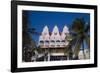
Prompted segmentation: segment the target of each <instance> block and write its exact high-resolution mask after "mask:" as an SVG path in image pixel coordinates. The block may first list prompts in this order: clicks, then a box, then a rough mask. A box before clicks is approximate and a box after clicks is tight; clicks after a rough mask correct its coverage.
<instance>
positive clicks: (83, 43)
mask: <svg viewBox="0 0 100 73" xmlns="http://www.w3.org/2000/svg"><path fill="white" fill-rule="evenodd" d="M82 50H83V55H84V59H86V56H85V52H84V42H82Z"/></svg>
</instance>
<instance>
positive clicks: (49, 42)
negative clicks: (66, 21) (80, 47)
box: [38, 26, 69, 48]
mask: <svg viewBox="0 0 100 73" xmlns="http://www.w3.org/2000/svg"><path fill="white" fill-rule="evenodd" d="M68 34H69V30H68V27H67V26H64V28H63V31H62V32H59V29H58V27H57V26H55V27H54V28H53V31H52V32H49V29H48V27H47V26H45V27H44V28H43V31H42V33H41V36H40V37H39V44H38V45H39V46H40V47H41V48H56V47H65V46H67V45H68V41H67V40H65V37H66V35H68Z"/></svg>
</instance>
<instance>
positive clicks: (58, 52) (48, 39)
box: [38, 25, 89, 61]
mask: <svg viewBox="0 0 100 73" xmlns="http://www.w3.org/2000/svg"><path fill="white" fill-rule="evenodd" d="M67 35H69V29H68V27H67V26H66V25H65V26H64V27H63V30H62V32H59V29H58V27H57V26H54V28H53V30H52V32H49V28H48V27H47V26H45V27H44V28H43V31H42V33H41V35H40V37H39V42H38V46H39V48H40V49H41V50H43V54H44V55H46V57H44V61H56V60H68V59H70V58H69V56H68V54H67V53H66V47H67V46H68V43H69V42H68V41H67V39H66V37H67ZM87 51H88V50H87V49H86V50H85V54H87V56H88V57H87V59H88V58H89V52H87ZM43 54H42V55H43ZM42 55H41V56H42ZM79 59H84V56H83V52H82V50H80V52H79Z"/></svg>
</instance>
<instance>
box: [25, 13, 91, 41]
mask: <svg viewBox="0 0 100 73" xmlns="http://www.w3.org/2000/svg"><path fill="white" fill-rule="evenodd" d="M25 14H27V18H28V24H30V27H33V28H35V29H36V30H35V31H36V32H39V33H41V32H42V30H43V28H44V26H45V25H47V26H48V28H49V31H50V32H52V30H53V27H54V26H55V25H57V26H58V28H59V31H60V32H62V29H63V27H64V26H65V25H66V26H68V27H70V25H71V24H72V22H73V21H74V19H76V18H80V17H83V18H84V20H85V21H86V22H90V14H88V13H74V12H73V13H71V12H47V11H25ZM32 37H33V39H34V40H35V41H36V42H37V41H38V39H39V36H38V35H32Z"/></svg>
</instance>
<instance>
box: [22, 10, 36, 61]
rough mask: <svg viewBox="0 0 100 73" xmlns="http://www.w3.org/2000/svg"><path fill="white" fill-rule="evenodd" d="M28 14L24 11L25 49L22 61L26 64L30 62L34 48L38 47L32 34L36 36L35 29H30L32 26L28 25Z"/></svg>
mask: <svg viewBox="0 0 100 73" xmlns="http://www.w3.org/2000/svg"><path fill="white" fill-rule="evenodd" d="M27 15H28V14H27V12H26V11H23V18H22V20H23V23H22V24H23V26H22V28H23V29H22V43H23V49H22V60H23V61H25V62H30V61H31V57H32V55H33V54H32V53H33V50H34V48H35V47H36V44H35V41H34V40H33V39H32V35H31V34H36V32H35V29H34V28H30V25H29V23H28V16H27Z"/></svg>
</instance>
